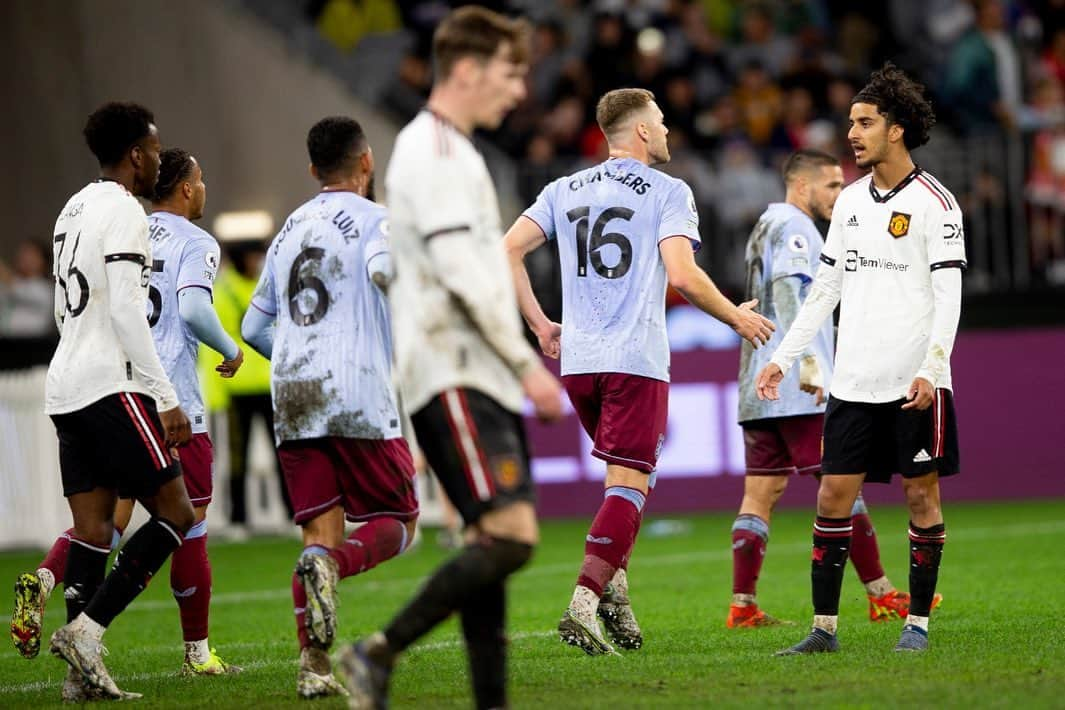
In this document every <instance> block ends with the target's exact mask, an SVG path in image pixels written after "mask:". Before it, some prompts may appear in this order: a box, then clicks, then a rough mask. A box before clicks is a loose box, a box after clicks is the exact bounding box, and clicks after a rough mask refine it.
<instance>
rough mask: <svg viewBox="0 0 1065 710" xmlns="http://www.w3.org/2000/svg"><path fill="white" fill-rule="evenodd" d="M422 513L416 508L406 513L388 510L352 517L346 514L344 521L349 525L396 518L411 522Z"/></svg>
mask: <svg viewBox="0 0 1065 710" xmlns="http://www.w3.org/2000/svg"><path fill="white" fill-rule="evenodd" d="M420 513H421V510H420V509H419V508H415V509H414V510H408V511H407V512H405V513H397V512H395V511H391V510H386V511H381V512H377V513H363V514H361V515H351V514H350V513H347V512H345V513H344V520H347V521H348V522H349V523H365V522H368V521H370V520H374V519H375V518H395V519H397V520H404V521H409V520H414V519H415V518H417V517H418V515H419V514H420Z"/></svg>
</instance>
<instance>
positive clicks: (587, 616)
mask: <svg viewBox="0 0 1065 710" xmlns="http://www.w3.org/2000/svg"><path fill="white" fill-rule="evenodd" d="M569 606H570V609H573V611H575V612H576V613H577V616H578V617H579V618H580V619H581V621H584V622H585V623H591V622H593V621H595V613H596V610H597V609H598V608H599V595H598V594H596V593H595V592H593V591H592V590H591V589H588V587H584V586H582V585H580V584H578V585H577V587H576V589H574V590H573V600H572V601H571V602H570V603H569Z"/></svg>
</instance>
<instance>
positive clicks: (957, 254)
mask: <svg viewBox="0 0 1065 710" xmlns="http://www.w3.org/2000/svg"><path fill="white" fill-rule="evenodd" d="M951 206H952V207H953V209H948V210H946V211H942V210H940V209H939V206H938V205H936V207H935V208H934V210H933V213H932V214H931V215H930V216H929V219H928V220H927V224H928V230H927V232H926V234H925V248H926V249H927V251H928V267H929V268H930V269H931V270H932V271H938V270H940V269H961V270H962V271H964V270H965V268H966V266H967V264H966V261H965V232H964V229H963V227H962V216H961V210H960V209H958V207H957V205H955V204H952V205H951Z"/></svg>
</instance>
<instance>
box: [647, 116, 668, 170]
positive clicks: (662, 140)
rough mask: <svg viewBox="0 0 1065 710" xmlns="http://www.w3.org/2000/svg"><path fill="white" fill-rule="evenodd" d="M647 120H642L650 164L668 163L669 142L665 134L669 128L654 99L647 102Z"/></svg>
mask: <svg viewBox="0 0 1065 710" xmlns="http://www.w3.org/2000/svg"><path fill="white" fill-rule="evenodd" d="M646 111H647V112H648V116H649V120H647V121H645V122H644V125H645V126H647V133H648V135H647V157H649V158H650V159H651V164H652V165H654V164H656V163H668V162H669V142H668V141H667V140H666V136H668V135H669V129H668V128H666V124H665V123H664V122H663V121H664V120H665V116H663V115H662V110H661V109H660V108H658V104H656V103H655V102H654V101H652V102H650V103H649V104H647V109H646Z"/></svg>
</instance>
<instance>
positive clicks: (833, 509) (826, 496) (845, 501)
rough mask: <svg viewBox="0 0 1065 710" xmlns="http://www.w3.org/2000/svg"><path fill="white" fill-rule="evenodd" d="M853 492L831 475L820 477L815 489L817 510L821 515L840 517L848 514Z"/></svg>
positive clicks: (852, 502) (852, 500) (852, 501)
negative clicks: (819, 482)
mask: <svg viewBox="0 0 1065 710" xmlns="http://www.w3.org/2000/svg"><path fill="white" fill-rule="evenodd" d="M853 504H854V494H853V493H852V492H851V491H850V490H849V488H848V487H847V486H845V485H841V482H840V481H837V480H835V478H834V477H832V476H825V477H824V478H822V479H821V485H820V487H819V488H818V489H817V510H818V512H819V513H820V514H821V515H826V516H828V517H833V518H842V517H845V516H847V515H850V511H851V506H852V505H853Z"/></svg>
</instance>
